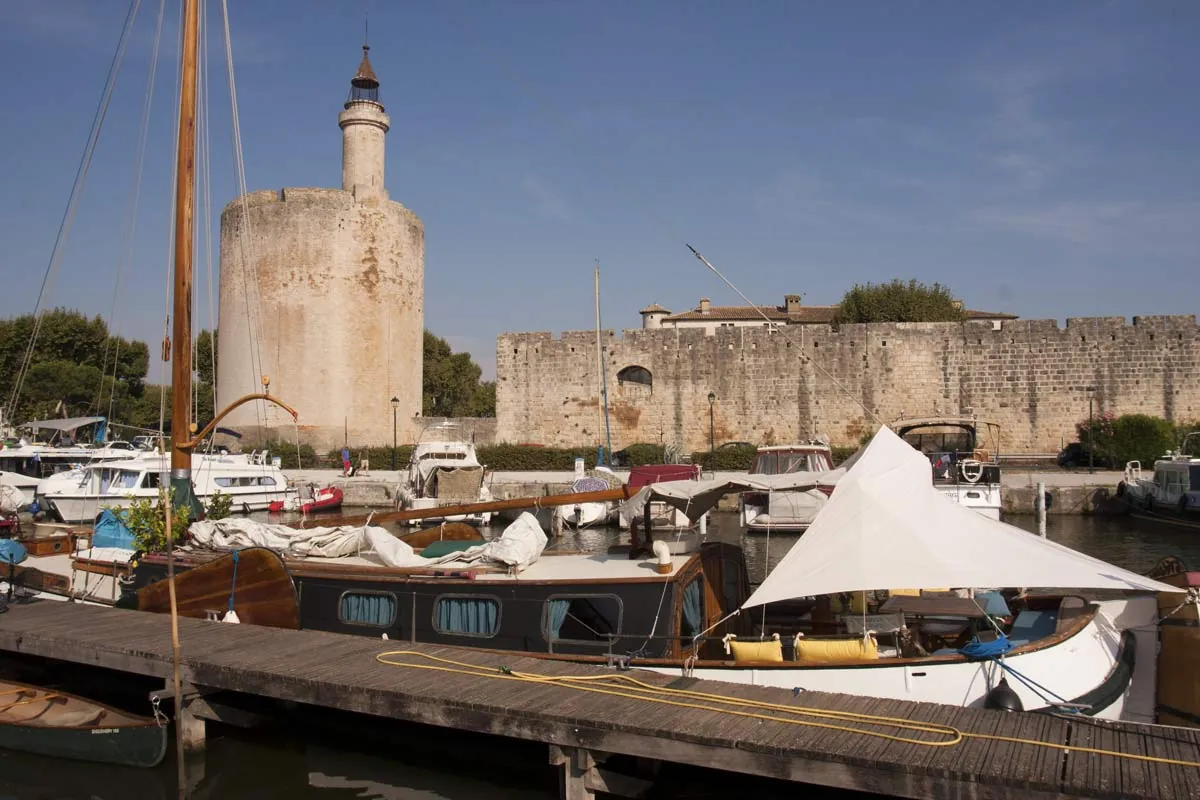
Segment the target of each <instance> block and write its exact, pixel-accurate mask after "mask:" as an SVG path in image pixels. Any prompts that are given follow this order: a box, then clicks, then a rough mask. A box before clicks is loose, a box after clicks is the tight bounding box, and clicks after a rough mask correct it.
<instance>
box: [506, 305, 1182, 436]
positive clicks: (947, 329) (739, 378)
mask: <svg viewBox="0 0 1200 800" xmlns="http://www.w3.org/2000/svg"><path fill="white" fill-rule="evenodd" d="M602 340H603V342H604V348H605V354H604V363H605V369H606V371H607V379H608V396H609V424H610V426H611V429H612V444H613V447H614V448H615V449H619V448H621V447H624V446H626V445H629V444H633V443H635V442H662V443H667V444H670V443H678V444H680V445H682V446H683V447H684V448H685V449H686V450H689V451H690V450H701V449H706V448H707V447H708V445H709V436H710V428H709V421H710V420H709V410H710V409H709V401H708V395H709V393H710V392H712V393H713V394H714V395H715V398H716V399H715V401H714V403H713V405H712V423H713V425H712V428H713V430H712V435H713V438H714V439H715V440H716V443H717V444H718V445H719V444H721V443H722V442H725V441H749V442H753V443H755V444H769V443H780V444H782V443H787V442H794V441H798V440H803V439H807V438H810V437H812V436H816V435H819V434H824V435H826V436H828V437H829V438H830V440H831V441H832V443H833V444H835V445H854V444H857V443H858V441H859V438H860V436H861V435H862V434H863V433H866V432H869V431H871V430H873V429H874V428H875V427H876V426H877V425H878V424H879V422H878V421H879V420H882V421H884V422H893V421H895V420H896V419H898V418H900V417H915V416H928V415H934V414H966V413H972V412H973V413H974V414H975V415H977V416H978V417H979V418H980V419H986V420H991V421H994V422H997V423H999V424H1000V426H1001V436H1002V439H1001V447H1002V449H1003V450H1004V451H1006V452H1027V453H1034V452H1036V453H1048V452H1054V451H1057V450H1058V449H1059V448H1060V447H1061V446H1062V445H1063V443H1064V442H1065V441H1071V440H1073V439H1074V436H1075V433H1074V431H1075V423H1077V422H1078V421H1080V420H1081V419H1084V418H1086V417H1087V414H1088V399H1089V397H1091V398H1092V399H1093V402H1094V410H1095V413H1097V414H1100V413H1102V412H1104V411H1112V412H1113V413H1116V414H1126V413H1145V414H1152V415H1155V416H1160V417H1164V418H1167V419H1170V420H1178V421H1182V420H1193V419H1197V418H1200V328H1198V327H1197V324H1196V319H1195V317H1194V316H1159V317H1134V318H1133V321H1132V323H1131V324H1130V323H1128V322H1127V321H1126V320H1125V319H1124V318H1122V317H1100V318H1081V319H1068V320H1067V324H1066V327H1060V326H1059V324H1058V323H1057V321H1055V320H1009V321H1004V322H1002V323H1001V322H995V323H993V322H966V323H961V324H960V323H881V324H872V325H843V326H841V327H840V329H836V328H834V327H832V326H828V325H805V326H792V327H789V328H785V329H783V330H779V331H775V332H773V331H771V330H769V329H766V328H726V329H719V330H717V331H715V332H713V333H712V334H711V335H706V332H704V331H699V330H673V329H660V330H628V331H625V332H624V334H623V335H622V336H620V337H618V336H616V335H615V334H614V333H613V332H612V331H605V332H604V333H603V336H602ZM629 367H642V368H644V369H645V370H647V371H649V373H650V375H651V380H652V384H651V385H650V386H646V385H643V384H639V383H633V382H630V381H627V380H620V379H619V378H618V375H619V374H621V371H622V370H625V369H627V368H629ZM626 374H628V373H626ZM496 375H497V388H496V399H497V438H498V439H499V440H501V441H508V442H536V443H540V444H546V445H577V444H587V443H592V442H595V441H597V431H599V432H600V439H601V440H602V439H603V424H604V423H603V419H602V415H601V414H600V413H599V408H600V403H599V397H600V392H599V380H598V372H597V366H596V344H595V333H594V332H592V331H571V332H566V333H563V334H562V335H561V336H559V337H557V338H556V337H554V336H553V335H551V334H549V333H510V334H503V335H501V336H500V337H499V338H498V340H497V346H496Z"/></svg>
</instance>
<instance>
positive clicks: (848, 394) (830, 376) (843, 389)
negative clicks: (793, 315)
mask: <svg viewBox="0 0 1200 800" xmlns="http://www.w3.org/2000/svg"><path fill="white" fill-rule="evenodd" d="M684 244H685V245H687V249H688V250H691V251H692V255H694V256H695V257H696V258H698V259H699V260H700V263H701V264H703V265H704V266H706V267H708V269H709V271H710V272H712V274H713V275H716V276H717V277H718V278H720V279H721V282H722V283H724V284H725V285H726V286H728V287H729V288H730V289H732V290H733V291H734V292H735V293H736V294H737V296H738V297H740V298H742V300H744V301H746V304H747V305H748V306H750V307H751V308H753V309H754V310H755V312H756V313H757V314H758V315H759V316H760V317H762V318H763V320H764V321H765V322H766V323H767V325H768V326H770V328H771V329H772V330H775V331H778V332H780V333H782V334H783V335H784V336H787V335H788V334H787V331H786V329H785V328H784V327H781V326H780V325H778V324H777V323H776V322H775V321H774V320H772V319H771V318H770V317H768V316H767V315H766V314H765V313H763V310H762V308H761V307H760V306H759V305H758V304H757V303H755V302H754V301H752V300H751V299H750V298H749V297H746V295H745V294H743V293H742V290H741V289H739V288H738V287H736V286H734V285H733V282H732V281H730V280H729V279H728V278H726V277H725V276H724V275H722V274H721V271H720V270H718V269H717V268H716V267H714V266H713V265H712V262H711V261H709V260H708V259H707V258H705V257H704V256H702V255H701V254H700V251H699V250H697V249H696V248H694V247H692V246H691V245H690V244H688V243H687V242H684ZM799 327H801V328H803V326H799ZM800 335H801V337H803V336H804V331H803V330H801V332H800ZM800 357H801V359H802V362H803V363H807V364H812V365H813V366H814V367H816V368H817V370H818V371H820V372H821V373H822V374H823V375H824V376H825V378H826V379H827V380H828V381H829V382H830V383H832V384H833V385H834V387H836V388H837V389H839V390H840V391H841V392H842V394H844V395H846V397H848V398H850V399H851V400H853V401H854V402H855V403H856V404H857V405H858V407H859V408H861V409H862V410H863V411H864V412H866V415H867V416H868V417H870V418H871V419H873V420H875V421H876V422H878V423H879V424H880V425H886V424H887V423H885V422H884V421H883V420H882V419H881V418H880V417H879V415H878V414H876V413H875V412H874V411H873V410H872V409H870V408H868V407H867V405H866V403H864V402H863V401H862V400H860V399H858V397H856V396H855V395H854V393H853V392H851V391H850V390H849V389H847V388H846V387H845V386H843V385H842V384H841V383H840V382H839V381H838V379H837V378H835V377H834V376H833V373H831V372H830V371H829V370H827V369H825V368H824V367H822V366H821V365H820V364H819V363H817V361H816V359H812V358H809V357H808V356H807V355H805V354H804V340H803V339H801V341H800Z"/></svg>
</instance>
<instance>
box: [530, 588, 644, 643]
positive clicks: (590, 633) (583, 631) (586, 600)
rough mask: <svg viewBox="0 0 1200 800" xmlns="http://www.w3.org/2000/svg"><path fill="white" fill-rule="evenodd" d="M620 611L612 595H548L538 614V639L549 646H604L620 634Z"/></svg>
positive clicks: (618, 599)
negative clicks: (543, 640)
mask: <svg viewBox="0 0 1200 800" xmlns="http://www.w3.org/2000/svg"><path fill="white" fill-rule="evenodd" d="M623 611H624V609H623V608H622V605H621V598H619V597H617V596H616V595H612V594H600V595H557V596H551V597H550V598H548V599H547V600H546V604H545V607H544V610H543V612H542V636H543V637H544V638H545V639H546V641H547V642H550V643H551V644H553V643H554V642H572V643H584V644H608V642H609V641H611V640H612V638H613V637H615V636H617V635H619V634H620V633H621V617H622V612H623Z"/></svg>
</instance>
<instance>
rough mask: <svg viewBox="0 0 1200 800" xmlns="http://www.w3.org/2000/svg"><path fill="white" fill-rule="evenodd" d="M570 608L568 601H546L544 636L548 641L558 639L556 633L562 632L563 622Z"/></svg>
mask: <svg viewBox="0 0 1200 800" xmlns="http://www.w3.org/2000/svg"><path fill="white" fill-rule="evenodd" d="M570 607H571V601H570V600H547V601H546V636H547V638H548V639H549V640H550V641H554V640H555V639H557V638H558V632H559V631H561V630H562V624H563V620H565V619H566V618H567V609H568V608H570Z"/></svg>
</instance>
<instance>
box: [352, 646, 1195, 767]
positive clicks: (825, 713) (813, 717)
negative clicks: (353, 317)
mask: <svg viewBox="0 0 1200 800" xmlns="http://www.w3.org/2000/svg"><path fill="white" fill-rule="evenodd" d="M404 656H416V657H418V658H423V659H427V660H429V661H436V662H438V663H439V664H447V665H449V666H439V665H437V664H414V663H412V662H410V661H397V660H395V659H396V658H397V657H404ZM375 659H376V660H377V661H379V662H380V663H381V664H387V665H389V666H393V667H407V668H409V669H424V670H433V671H436V672H450V673H455V674H459V675H469V676H472V677H477V678H490V679H492V680H508V681H523V682H526V683H545V684H551V685H556V686H562V687H565V688H568V689H574V690H576V691H582V692H592V693H594V694H606V695H612V696H615V697H627V698H630V699H633V700H645V701H648V702H651V703H657V704H660V705H668V706H675V707H677V708H695V709H699V710H701V711H718V712H720V713H724V714H729V715H731V716H737V717H747V718H750V719H761V720H768V721H770V722H781V723H784V724H788V725H803V726H805V727H812V728H824V729H826V730H836V731H846V732H849V733H857V734H861V735H863V736H871V737H874V738H877V739H887V740H889V741H894V742H903V743H905V744H919V745H925V746H926V747H951V746H953V745H956V744H958V743H960V742H962V741H963V740H964V739H983V740H988V741H993V742H1012V743H1014V744H1027V745H1032V746H1035V747H1047V748H1050V749H1053V750H1062V751H1064V752H1075V753H1090V754H1093V755H1101V756H1112V757H1113V758H1125V759H1129V760H1132V761H1144V762H1150V763H1154V764H1170V765H1174V766H1180V767H1196V768H1200V761H1186V760H1183V759H1176V758H1163V757H1160V756H1145V755H1139V754H1136V753H1122V752H1119V751H1116V750H1103V749H1100V748H1096V747H1081V746H1077V745H1065V744H1058V743H1055V742H1043V741H1039V740H1037V739H1025V738H1022V737H1018V736H999V735H995V734H987V733H970V732H967V731H962V730H959V729H958V728H955V727H953V726H951V725H942V724H939V723H923V722H914V721H912V720H907V719H903V718H900V717H887V716H881V715H878V714H860V713H856V712H852V711H837V710H834V709H814V708H805V707H803V706H789V705H783V704H782V703H768V702H764V701H761V700H749V699H743V698H735V697H726V696H724V695H719V694H712V693H709V692H696V691H691V690H689V689H672V688H669V687H666V686H655V685H653V684H649V683H645V682H644V681H640V680H638V679H636V678H634V677H632V676H630V675H625V674H603V675H539V674H537V673H532V672H517V671H514V670H509V669H507V668H504V667H500V668H497V667H492V666H481V665H479V664H471V663H468V662H465V661H455V660H453V659H450V658H443V657H441V656H435V655H430V654H429V653H421V652H417V651H414V650H390V651H388V652H385V653H380V654H379V655H377V656H376V657H375ZM596 684H605V686H597V685H596ZM670 697H678V698H682V699H680V700H671V699H668V698H670ZM701 700H702V701H704V702H705V703H714V704H718V705H723V706H731V707H733V706H741V707H745V708H753V709H759V710H760V711H772V712H776V713H781V714H789V715H794V716H799V717H807V718H808V719H794V718H789V717H779V716H774V715H773V714H764V713H759V712H758V711H739V710H736V709H735V708H714V707H713V706H712V705H703V704H701V703H699V702H688V701H701ZM819 719H826V720H836V721H837V722H842V723H850V724H855V725H867V726H875V727H877V728H893V729H897V730H901V731H909V732H913V733H927V734H935V735H937V736H943V737H946V738H945V739H942V740H937V739H918V738H913V737H911V736H902V735H899V734H895V733H885V732H883V731H879V730H868V729H865V728H857V727H851V726H850V724H837V722H821V721H817V720H819Z"/></svg>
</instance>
